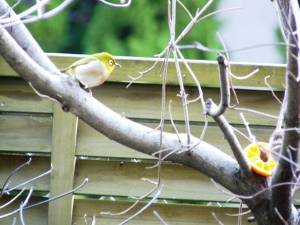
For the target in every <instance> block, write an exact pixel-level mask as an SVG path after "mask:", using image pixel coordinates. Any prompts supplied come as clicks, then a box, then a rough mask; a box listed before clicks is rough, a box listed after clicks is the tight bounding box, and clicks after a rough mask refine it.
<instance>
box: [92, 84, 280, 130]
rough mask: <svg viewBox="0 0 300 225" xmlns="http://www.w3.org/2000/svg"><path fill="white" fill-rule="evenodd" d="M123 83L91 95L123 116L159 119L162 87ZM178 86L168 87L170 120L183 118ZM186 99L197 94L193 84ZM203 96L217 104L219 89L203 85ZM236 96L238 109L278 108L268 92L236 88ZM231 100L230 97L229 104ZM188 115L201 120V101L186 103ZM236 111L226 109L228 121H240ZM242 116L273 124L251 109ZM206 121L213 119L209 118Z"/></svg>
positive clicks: (274, 110) (252, 122) (274, 112)
mask: <svg viewBox="0 0 300 225" xmlns="http://www.w3.org/2000/svg"><path fill="white" fill-rule="evenodd" d="M125 86H126V85H125V84H122V83H108V82H107V83H105V84H103V85H101V86H99V87H97V88H94V89H93V96H94V97H95V98H96V99H98V100H99V101H100V102H102V103H103V104H104V105H106V106H107V107H108V108H110V109H112V110H113V111H115V112H117V113H119V114H122V113H123V112H124V115H125V117H128V118H137V119H156V120H159V119H160V118H161V86H160V85H146V84H135V85H133V86H131V87H130V88H129V89H126V88H125ZM178 93H179V88H178V87H177V86H168V87H167V92H166V110H165V118H166V119H168V120H169V119H170V116H169V110H168V105H169V101H170V100H172V105H171V109H172V116H173V120H175V121H176V120H177V121H183V119H184V116H183V109H182V108H183V107H182V101H181V99H180V98H179V97H177V94H178ZM186 93H187V94H188V96H189V97H188V100H194V99H196V98H197V97H198V91H197V88H196V87H186ZM203 93H204V98H205V99H208V98H211V99H213V101H214V102H215V103H216V104H219V102H220V90H219V89H216V88H203ZM276 94H278V97H279V98H280V99H282V97H283V93H281V92H277V93H276ZM237 96H238V99H239V102H240V104H239V105H238V107H239V108H247V109H252V110H256V111H260V112H264V113H268V114H271V115H275V116H277V115H278V113H279V110H280V104H279V103H278V102H277V101H276V100H275V98H274V97H273V96H272V94H271V92H267V91H253V90H237ZM233 104H234V101H233V100H232V105H233ZM188 109H189V118H190V121H191V122H204V116H203V110H202V106H201V104H200V102H199V101H198V102H197V103H193V104H189V105H188ZM240 112H241V111H238V110H231V109H228V110H227V111H226V113H225V117H226V118H227V120H228V122H229V123H232V124H243V121H242V119H241V117H240V115H239V114H240ZM244 115H245V118H246V119H247V121H248V122H249V123H250V125H260V126H275V124H276V119H272V118H268V117H266V116H261V115H257V114H254V113H250V112H244ZM209 121H213V120H212V119H211V118H210V117H209Z"/></svg>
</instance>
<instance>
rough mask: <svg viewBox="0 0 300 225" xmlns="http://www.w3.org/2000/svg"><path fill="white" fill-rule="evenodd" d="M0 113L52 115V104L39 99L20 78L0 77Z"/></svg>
mask: <svg viewBox="0 0 300 225" xmlns="http://www.w3.org/2000/svg"><path fill="white" fill-rule="evenodd" d="M1 69H2V68H1ZM1 111H2V112H26V113H53V102H52V101H50V100H48V99H46V98H41V97H39V96H38V95H37V94H36V93H35V92H34V91H33V90H32V88H31V87H30V86H29V84H28V83H27V82H25V81H24V80H23V79H21V78H18V77H14V78H13V77H10V78H8V77H0V112H1Z"/></svg>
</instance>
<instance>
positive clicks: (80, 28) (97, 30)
mask: <svg viewBox="0 0 300 225" xmlns="http://www.w3.org/2000/svg"><path fill="white" fill-rule="evenodd" d="M61 2H62V1H61V0H53V1H51V4H49V5H47V10H50V9H52V8H54V7H55V6H57V5H58V4H60V3H61ZM182 2H183V3H184V4H185V5H186V7H187V8H188V9H189V10H190V11H191V13H192V14H195V11H196V9H197V8H200V9H201V8H202V7H203V6H204V4H205V3H206V0H200V1H199V0H183V1H182ZM8 3H9V4H10V5H13V4H14V3H15V1H8ZM34 3H35V1H22V2H21V4H20V5H19V6H17V7H16V8H15V11H16V13H19V12H21V11H23V10H24V9H26V8H28V6H30V5H32V4H34ZM164 4H167V1H162V0H155V1H133V2H132V4H131V6H130V7H128V8H121V9H120V8H113V7H110V6H107V5H104V4H102V3H100V2H97V1H74V2H73V3H72V5H71V6H70V7H68V8H67V9H66V10H64V11H62V12H60V13H59V14H58V15H56V16H55V17H52V18H50V19H47V20H41V21H38V22H36V23H32V24H28V25H27V27H28V29H29V31H30V32H31V34H32V35H33V36H34V38H35V39H36V40H37V42H38V43H39V44H40V45H41V47H42V49H43V50H44V51H46V52H58V53H59V52H61V53H75V54H81V53H85V54H94V53H96V52H103V51H105V52H109V53H111V54H112V55H123V56H141V57H153V55H155V54H158V53H160V52H161V51H162V50H163V49H164V48H165V47H166V45H167V43H168V41H169V39H170V34H169V29H168V22H167V17H168V12H167V9H166V8H167V7H163V6H164ZM177 7H178V15H183V16H178V17H177V35H179V32H180V31H182V29H183V28H184V27H185V26H186V25H187V24H188V23H189V21H190V17H189V16H188V14H187V13H186V12H185V11H184V9H183V8H181V7H180V6H179V5H178V6H177ZM216 7H217V4H216V3H213V4H212V5H211V6H210V8H209V10H208V12H212V11H214V10H215V9H216ZM219 26H220V24H219V22H217V20H216V19H215V17H210V18H208V19H205V20H204V21H202V22H200V23H199V24H197V25H196V27H195V28H194V29H192V30H191V32H190V33H189V34H188V35H187V36H186V37H185V38H184V40H183V41H182V42H181V43H180V44H192V43H193V42H194V41H199V42H201V43H202V44H203V45H205V46H208V47H210V48H215V49H216V48H219V47H220V46H219V44H218V40H217V38H216V35H215V32H216V31H217V30H218V28H219ZM200 29H201V32H199V30H200ZM183 54H184V56H185V57H186V58H193V59H213V60H214V59H215V54H212V53H207V52H201V51H196V50H189V51H184V52H183Z"/></svg>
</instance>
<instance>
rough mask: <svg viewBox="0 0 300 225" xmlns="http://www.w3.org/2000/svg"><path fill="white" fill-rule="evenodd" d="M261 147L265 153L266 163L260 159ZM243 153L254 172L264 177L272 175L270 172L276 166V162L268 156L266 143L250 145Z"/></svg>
mask: <svg viewBox="0 0 300 225" xmlns="http://www.w3.org/2000/svg"><path fill="white" fill-rule="evenodd" d="M261 147H263V148H265V150H266V152H267V161H266V162H264V161H263V160H261V158H260V151H261ZM244 153H245V154H246V156H247V158H248V159H249V160H250V164H251V167H252V169H253V171H254V172H256V173H258V174H260V175H263V176H265V177H268V176H271V175H272V170H273V168H274V167H275V166H276V162H275V161H274V160H273V159H272V158H271V156H270V152H269V144H268V143H266V142H258V143H256V144H250V145H248V146H247V147H246V148H245V149H244Z"/></svg>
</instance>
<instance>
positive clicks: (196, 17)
mask: <svg viewBox="0 0 300 225" xmlns="http://www.w3.org/2000/svg"><path fill="white" fill-rule="evenodd" d="M212 2H213V0H209V1H208V2H207V3H206V5H205V6H204V7H203V8H202V9H201V10H200V11H199V12H197V13H196V15H195V17H194V18H193V19H192V21H191V22H190V23H189V24H188V25H187V26H186V28H185V29H184V30H183V31H182V32H181V34H180V35H179V36H178V38H177V39H176V41H174V39H173V41H174V45H177V44H178V42H180V41H181V40H182V39H183V37H184V36H185V35H186V34H187V33H188V32H189V31H190V30H191V29H192V28H193V27H194V26H195V25H196V21H197V19H198V18H199V16H201V14H202V13H203V12H204V11H205V10H206V9H207V8H208V6H210V4H211V3H212ZM175 10H176V8H175ZM175 10H174V13H175ZM172 22H173V23H175V20H174V21H172ZM174 25H175V24H174ZM174 31H175V29H174ZM171 40H172V38H171ZM173 41H172V42H173Z"/></svg>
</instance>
